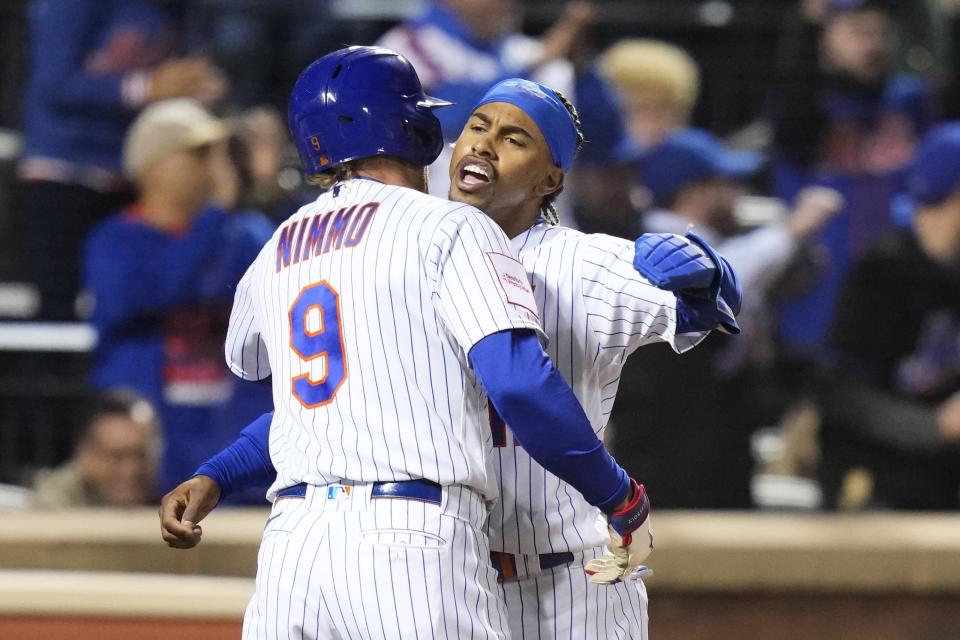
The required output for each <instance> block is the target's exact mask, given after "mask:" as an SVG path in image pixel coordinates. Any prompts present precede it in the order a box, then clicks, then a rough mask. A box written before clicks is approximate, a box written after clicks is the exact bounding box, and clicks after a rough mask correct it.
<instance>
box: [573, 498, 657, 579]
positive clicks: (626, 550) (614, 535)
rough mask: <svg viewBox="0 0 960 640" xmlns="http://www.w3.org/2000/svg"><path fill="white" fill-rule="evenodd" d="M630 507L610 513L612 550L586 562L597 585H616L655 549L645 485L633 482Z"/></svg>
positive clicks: (586, 568)
mask: <svg viewBox="0 0 960 640" xmlns="http://www.w3.org/2000/svg"><path fill="white" fill-rule="evenodd" d="M632 484H633V495H632V498H631V500H630V502H629V503H628V504H627V506H625V507H623V509H621V510H619V511H615V512H613V513H612V514H610V519H609V524H610V544H609V545H607V548H608V549H609V550H610V553H608V554H606V555H605V556H603V557H601V558H596V559H594V560H591V561H590V562H588V563H587V566H586V567H584V571H585V572H586V573H587V575H588V576H590V581H591V582H594V583H596V584H606V585H609V584H616V583H618V582H620V581H621V580H624V579H626V578H627V577H628V576H630V575H631V574H633V573H634V572H635V571H637V569H638V568H639V567H640V565H641V564H642V563H643V561H644V560H646V559H647V556H649V555H650V553H651V552H652V551H653V529H652V527H651V525H650V499H649V498H648V497H647V492H646V490H645V489H644V487H643V485H642V484H637V482H636V480H633V481H632Z"/></svg>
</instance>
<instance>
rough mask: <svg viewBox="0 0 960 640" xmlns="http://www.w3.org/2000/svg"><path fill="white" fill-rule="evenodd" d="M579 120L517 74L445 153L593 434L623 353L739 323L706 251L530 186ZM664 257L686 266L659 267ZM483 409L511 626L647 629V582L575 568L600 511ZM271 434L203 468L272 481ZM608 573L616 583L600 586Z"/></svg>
mask: <svg viewBox="0 0 960 640" xmlns="http://www.w3.org/2000/svg"><path fill="white" fill-rule="evenodd" d="M578 130H579V127H578V120H577V117H576V113H575V110H574V109H573V108H572V106H571V105H569V103H566V102H565V101H564V100H563V99H562V97H561V96H559V95H558V94H556V93H554V92H552V91H551V90H549V89H547V88H545V87H542V86H540V85H536V84H535V83H531V82H527V81H517V80H510V81H506V82H503V83H501V84H499V85H497V86H496V87H494V89H492V90H491V91H490V92H489V93H488V94H487V96H485V98H484V100H483V101H481V103H480V105H479V106H478V107H477V109H476V110H475V111H474V113H473V115H472V116H471V120H470V123H469V124H468V126H467V127H466V129H465V130H464V131H463V133H462V134H461V136H460V139H459V140H458V142H457V145H456V148H455V149H454V163H453V164H452V165H451V171H450V173H451V183H452V184H453V185H454V186H453V189H452V192H451V196H452V198H453V199H456V200H473V201H474V202H475V203H476V204H477V205H480V206H482V207H483V208H484V209H485V210H486V211H487V213H488V214H489V215H491V216H493V217H495V218H496V219H497V221H498V222H499V223H500V224H501V226H503V228H504V229H505V230H506V231H507V232H508V233H509V234H510V235H512V236H513V246H514V248H516V249H517V250H518V251H519V254H520V257H521V261H522V262H523V264H524V267H525V270H526V272H527V274H528V275H529V277H530V278H531V280H532V281H533V282H534V285H535V286H534V290H535V298H536V301H537V306H538V310H539V313H540V314H541V317H542V318H543V319H544V329H545V331H546V332H547V334H548V336H549V337H550V352H551V355H552V357H554V358H555V361H556V362H557V363H558V366H559V368H560V370H561V372H562V373H563V374H564V377H565V378H566V380H567V381H568V382H570V383H571V384H572V385H573V388H574V391H575V393H576V394H577V397H578V399H579V400H580V401H581V403H582V404H583V405H584V407H585V408H587V411H588V415H590V420H591V424H592V425H593V427H594V428H595V429H596V431H597V433H602V431H603V428H604V426H605V423H606V418H607V416H608V415H609V409H610V406H611V405H612V402H613V396H614V395H615V393H616V385H617V381H618V378H619V371H620V368H621V366H622V363H623V360H624V358H625V356H626V355H627V354H629V353H630V352H631V351H632V350H633V349H635V348H637V347H638V346H640V345H642V344H647V343H650V342H654V341H667V342H669V343H670V344H671V345H672V346H673V347H674V349H676V350H677V351H682V350H685V349H687V348H690V347H692V346H693V345H694V344H696V343H697V342H698V341H699V340H700V339H701V338H702V337H703V335H705V333H704V332H705V331H706V330H708V329H711V328H713V327H714V326H717V325H718V324H719V325H720V326H721V327H724V328H725V330H728V331H731V332H736V331H738V328H737V326H736V322H735V320H734V319H733V318H732V316H731V315H730V312H729V310H728V309H726V307H724V305H723V302H719V306H718V300H717V297H718V290H717V289H718V286H717V285H722V290H723V295H724V296H725V297H726V298H727V299H728V300H729V301H730V303H731V305H732V306H734V307H738V306H739V292H738V291H737V288H736V283H735V278H734V275H733V273H732V272H731V271H729V270H728V265H726V263H725V262H724V261H722V259H720V258H719V257H717V256H715V255H714V254H713V252H712V251H711V250H710V248H709V247H706V246H704V247H703V250H702V251H701V250H700V249H699V248H698V245H697V244H693V245H691V244H688V243H687V242H684V241H683V240H682V239H679V238H677V237H676V236H669V235H665V234H662V235H650V236H645V237H643V238H641V240H640V241H638V242H637V243H636V246H634V244H633V243H628V242H625V241H622V240H619V239H615V238H612V237H609V236H598V235H594V236H588V235H584V234H580V233H578V232H575V231H572V230H569V229H562V228H559V227H555V226H553V225H552V223H551V221H550V220H549V218H551V217H552V216H553V214H552V212H551V210H550V204H551V202H550V201H551V200H552V198H549V197H547V198H544V197H543V195H542V194H540V193H538V191H537V189H539V188H540V187H539V186H538V184H542V183H543V182H542V181H543V180H544V179H546V180H547V181H548V182H549V185H550V189H554V190H553V191H551V193H555V187H556V185H557V184H560V185H562V181H563V173H564V172H565V170H566V169H567V168H568V167H569V164H570V162H571V160H572V157H573V154H574V152H575V150H576V149H577V148H578V147H579V144H580V142H581V141H582V138H581V137H580V136H579V131H578ZM518 202H519V203H520V204H519V205H518V204H517V203H518ZM695 241H696V242H699V241H698V240H695ZM665 255H669V256H672V259H675V260H677V262H678V263H681V266H680V267H677V268H674V269H670V268H668V267H667V263H668V262H669V259H668V261H667V262H666V263H665V262H662V257H663V256H665ZM707 256H710V257H711V258H712V259H710V260H707V259H706V257H707ZM684 260H686V261H687V262H684ZM683 265H686V266H683ZM718 266H719V271H718ZM635 267H636V268H637V269H639V270H640V271H641V272H642V273H644V274H646V275H647V276H649V277H650V278H651V279H652V280H653V281H655V282H657V284H659V285H660V286H662V287H664V288H665V289H666V288H683V289H685V290H684V291H681V292H679V293H678V294H676V295H674V294H671V293H669V292H667V291H664V290H661V289H658V288H655V287H654V286H652V285H651V283H650V282H648V281H647V280H645V279H642V278H639V277H637V274H636V272H635V271H634V269H635ZM698 285H699V286H698ZM705 285H714V287H713V288H712V289H709V288H705ZM721 297H722V296H721ZM489 417H490V421H491V428H492V429H493V432H494V434H495V436H494V445H495V448H496V450H497V454H496V458H497V462H498V467H499V468H498V477H499V479H500V489H501V501H500V502H499V503H498V504H497V506H496V507H495V509H494V513H493V517H492V519H491V526H490V537H491V545H492V548H493V549H494V550H495V552H494V553H493V556H492V557H493V560H494V565H495V566H496V568H497V570H498V573H499V575H500V580H501V582H502V589H503V591H504V594H505V596H506V603H507V609H508V611H509V617H510V629H511V632H512V634H513V636H514V637H524V636H525V634H527V633H531V634H532V633H539V634H541V635H543V634H548V635H552V634H558V635H565V636H566V635H571V636H572V635H577V636H580V635H581V634H582V635H583V636H584V637H646V593H645V591H644V588H643V584H642V582H640V581H619V578H620V577H622V576H623V575H624V571H623V569H624V567H623V566H622V564H621V565H613V566H610V565H611V564H612V563H611V562H610V561H609V559H607V560H600V561H599V562H596V561H595V562H594V563H593V565H592V566H590V571H591V572H593V574H594V576H593V580H594V581H595V582H593V581H588V580H587V578H586V576H585V575H584V574H583V573H582V572H581V571H580V567H582V566H583V565H584V563H586V562H589V561H590V560H595V559H597V558H598V557H601V556H602V554H603V548H602V547H603V545H604V543H605V542H606V540H607V538H606V536H607V531H606V527H605V526H601V525H599V524H598V522H599V519H598V516H599V513H598V512H597V511H596V509H594V508H592V507H591V506H590V505H589V504H587V503H585V502H584V501H583V499H582V497H581V496H579V495H578V494H577V492H576V491H571V490H570V488H569V486H568V485H567V484H566V483H564V482H562V481H560V480H558V479H557V478H556V477H554V476H552V475H550V474H549V473H547V472H545V471H544V469H543V467H542V466H540V465H539V464H537V463H536V462H534V461H533V460H531V458H530V457H529V455H528V453H527V452H526V450H525V449H524V448H523V447H520V446H518V444H517V440H516V438H514V437H513V436H512V434H510V433H509V432H508V430H507V427H506V425H505V423H504V421H503V420H501V419H500V417H499V416H498V415H497V413H496V411H495V410H491V411H490V415H489ZM268 430H269V418H268V417H264V418H262V419H261V420H260V421H259V424H258V423H255V424H253V425H251V426H250V427H248V428H247V429H246V430H245V431H244V434H243V435H242V436H241V439H240V440H239V441H238V445H240V448H241V449H245V450H246V451H247V452H248V453H246V454H244V455H242V456H240V455H237V456H231V455H229V450H228V451H227V452H224V454H221V456H220V458H219V460H215V461H214V464H213V465H212V466H210V467H209V468H207V469H206V470H205V472H206V473H207V474H208V475H209V476H210V477H217V478H219V479H218V481H217V482H218V483H221V485H222V487H227V486H229V485H231V484H237V485H241V484H246V483H251V482H258V481H259V482H261V483H266V482H267V481H269V478H271V477H272V469H271V468H270V467H269V456H268V455H266V438H267V431H268ZM258 441H259V442H258ZM258 452H259V453H258ZM238 462H239V464H238ZM257 465H259V468H257ZM182 487H183V492H182V493H181V494H179V496H180V498H179V499H180V500H182V501H185V502H189V504H190V510H191V512H190V517H191V518H195V519H199V518H202V517H203V516H204V515H205V514H206V513H207V512H208V511H209V510H210V509H211V508H212V507H213V505H214V504H215V503H216V500H217V498H218V496H219V495H220V488H222V487H218V486H217V485H216V484H213V483H211V482H210V481H209V477H204V476H198V477H195V478H194V479H192V480H190V481H188V482H187V483H184V485H182ZM174 495H178V494H177V492H174V493H172V494H170V496H168V499H169V498H170V497H171V496H174ZM165 502H166V499H165ZM169 504H172V502H171V503H169ZM168 517H169V514H168ZM194 521H196V520H192V521H191V522H194ZM179 525H180V523H179V522H177V521H176V519H175V518H174V519H172V520H171V521H170V522H169V525H168V526H169V531H170V532H171V533H174V532H177V531H183V534H182V536H181V537H180V538H179V540H180V541H183V542H184V543H185V545H184V546H192V544H195V543H196V541H198V539H199V538H198V530H193V529H192V526H188V527H186V528H185V529H182V530H181V529H179ZM610 582H612V583H614V585H615V586H610V587H600V586H598V584H599V583H610Z"/></svg>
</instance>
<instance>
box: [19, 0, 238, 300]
mask: <svg viewBox="0 0 960 640" xmlns="http://www.w3.org/2000/svg"><path fill="white" fill-rule="evenodd" d="M181 17H182V16H181V13H180V11H179V10H178V3H176V2H169V1H165V0H152V1H150V0H110V1H109V2H105V1H103V0H35V1H34V2H33V4H32V5H31V7H30V29H31V30H30V57H31V61H30V72H29V78H28V81H27V88H26V92H25V95H24V123H23V128H24V138H25V142H24V151H23V159H22V161H21V164H20V168H19V173H20V177H21V179H22V181H23V184H22V196H21V197H22V215H23V217H24V220H25V228H26V231H27V239H28V254H27V257H28V258H29V260H30V261H31V262H32V266H33V271H34V278H35V281H36V283H37V285H38V287H39V289H40V295H41V305H42V306H41V315H42V316H43V317H46V318H72V317H73V316H74V298H75V296H76V292H77V287H78V265H79V254H80V247H81V244H82V242H83V238H84V237H85V235H86V233H87V231H88V230H89V229H90V228H91V227H92V226H93V225H94V224H95V223H96V222H97V221H98V220H99V219H101V218H102V217H103V216H104V215H106V214H107V213H109V212H111V211H114V210H116V209H117V208H118V207H119V206H121V205H122V204H123V203H125V202H126V201H128V200H129V190H128V185H127V183H126V182H125V181H124V179H123V176H122V174H121V157H120V156H121V152H120V150H121V143H122V141H123V135H124V131H125V130H126V128H127V126H128V125H129V123H130V121H131V120H132V118H133V117H134V116H135V115H136V113H137V110H138V109H140V108H141V107H142V106H143V105H144V104H146V103H148V102H150V101H153V100H160V99H163V98H169V97H176V96H192V97H194V98H196V99H198V100H200V101H202V102H204V103H208V104H209V103H211V102H213V101H214V100H216V99H217V98H219V97H220V96H221V95H222V93H223V91H224V89H225V81H224V79H223V77H222V75H221V74H220V73H219V72H218V71H217V70H216V69H214V68H213V67H211V66H210V64H209V63H208V62H207V61H206V60H205V59H204V58H199V57H194V58H179V59H175V58H173V57H172V56H175V55H178V54H179V53H181V52H182V49H181V47H180V44H181V43H180V41H179V40H180V33H181V31H180V18H181Z"/></svg>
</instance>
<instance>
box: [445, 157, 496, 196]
mask: <svg viewBox="0 0 960 640" xmlns="http://www.w3.org/2000/svg"><path fill="white" fill-rule="evenodd" d="M455 177H456V183H457V188H458V189H459V190H460V191H463V192H465V193H473V192H474V191H479V190H480V189H482V188H484V187H485V186H487V185H488V184H490V183H491V182H493V180H494V179H495V178H496V177H497V172H496V170H494V168H493V165H491V164H490V163H489V162H487V161H486V160H484V159H483V158H478V157H476V156H467V157H465V158H463V159H462V160H461V161H460V163H459V164H458V165H457V172H456V176H455Z"/></svg>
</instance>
